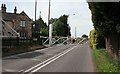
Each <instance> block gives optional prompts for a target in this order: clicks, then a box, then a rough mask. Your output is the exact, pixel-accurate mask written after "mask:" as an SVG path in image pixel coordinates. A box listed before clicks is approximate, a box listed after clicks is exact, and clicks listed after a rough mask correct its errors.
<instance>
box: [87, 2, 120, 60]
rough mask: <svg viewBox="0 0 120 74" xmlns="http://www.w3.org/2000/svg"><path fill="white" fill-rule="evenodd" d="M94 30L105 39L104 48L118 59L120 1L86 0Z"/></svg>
mask: <svg viewBox="0 0 120 74" xmlns="http://www.w3.org/2000/svg"><path fill="white" fill-rule="evenodd" d="M88 4H89V8H90V10H91V13H92V21H93V24H94V27H95V30H96V31H97V32H98V33H99V34H100V36H103V37H104V39H106V40H105V41H106V49H107V50H109V51H110V53H111V54H113V57H114V56H117V58H118V59H119V51H120V49H119V48H120V2H105V3H104V2H101V3H100V2H96V3H95V2H94V3H93V2H88Z"/></svg>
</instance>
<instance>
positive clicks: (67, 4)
mask: <svg viewBox="0 0 120 74" xmlns="http://www.w3.org/2000/svg"><path fill="white" fill-rule="evenodd" d="M2 3H3V4H6V7H7V12H14V8H15V6H16V7H17V13H20V12H22V11H25V12H26V13H27V15H28V16H29V17H30V18H31V19H33V20H34V16H35V11H34V10H35V0H25V1H23V0H9V1H8V0H2V1H1V0H0V4H2ZM48 4H49V0H37V19H38V18H39V15H40V11H41V17H42V18H43V20H44V21H45V22H46V23H47V22H48ZM64 14H66V15H69V17H68V23H69V26H70V27H71V34H72V36H73V37H74V36H75V27H76V36H77V37H81V36H82V35H83V34H87V35H89V32H90V31H91V30H92V29H93V23H92V21H91V11H90V10H89V7H88V4H87V2H86V1H85V0H51V14H50V18H59V17H60V16H62V15H64ZM73 14H75V15H73Z"/></svg>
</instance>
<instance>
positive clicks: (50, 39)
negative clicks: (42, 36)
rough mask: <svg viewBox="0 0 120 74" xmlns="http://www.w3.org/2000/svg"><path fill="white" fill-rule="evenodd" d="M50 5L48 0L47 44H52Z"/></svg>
mask: <svg viewBox="0 0 120 74" xmlns="http://www.w3.org/2000/svg"><path fill="white" fill-rule="evenodd" d="M50 6H51V0H49V7H48V30H49V46H51V45H52V24H50Z"/></svg>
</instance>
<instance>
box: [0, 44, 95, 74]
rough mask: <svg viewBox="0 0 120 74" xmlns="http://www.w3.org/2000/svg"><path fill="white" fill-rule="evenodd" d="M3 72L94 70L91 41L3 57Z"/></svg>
mask: <svg viewBox="0 0 120 74" xmlns="http://www.w3.org/2000/svg"><path fill="white" fill-rule="evenodd" d="M2 71H3V72H20V73H21V72H23V73H25V72H29V73H33V72H94V71H95V68H94V63H93V60H92V53H91V49H90V47H89V43H85V44H82V45H81V44H69V45H61V46H53V47H51V48H45V49H42V50H36V51H32V52H28V53H23V54H18V55H14V56H10V57H6V58H3V60H2Z"/></svg>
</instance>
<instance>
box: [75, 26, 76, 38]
mask: <svg viewBox="0 0 120 74" xmlns="http://www.w3.org/2000/svg"><path fill="white" fill-rule="evenodd" d="M75 39H76V27H75Z"/></svg>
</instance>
